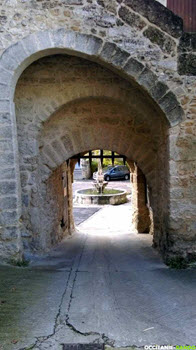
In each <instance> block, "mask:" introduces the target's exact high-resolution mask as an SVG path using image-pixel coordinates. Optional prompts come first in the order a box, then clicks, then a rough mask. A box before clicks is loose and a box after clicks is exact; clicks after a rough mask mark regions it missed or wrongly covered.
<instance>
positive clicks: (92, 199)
mask: <svg viewBox="0 0 196 350" xmlns="http://www.w3.org/2000/svg"><path fill="white" fill-rule="evenodd" d="M126 201H127V191H125V190H120V189H119V190H117V189H107V190H105V191H104V193H103V194H99V193H97V191H96V190H95V189H93V188H88V189H85V190H78V191H76V193H75V203H77V204H100V205H104V204H111V205H118V204H123V203H126Z"/></svg>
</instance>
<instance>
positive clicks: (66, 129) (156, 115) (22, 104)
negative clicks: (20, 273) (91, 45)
mask: <svg viewBox="0 0 196 350" xmlns="http://www.w3.org/2000/svg"><path fill="white" fill-rule="evenodd" d="M15 104H16V120H17V133H18V143H19V157H20V175H21V187H22V226H23V228H22V236H23V238H24V241H25V247H26V248H31V249H32V248H33V249H34V248H35V249H46V248H49V247H50V246H51V245H52V244H54V243H56V242H58V241H59V240H61V239H62V238H63V235H64V233H63V232H61V229H60V228H59V222H60V218H62V213H60V214H59V212H58V208H59V207H60V208H62V207H61V205H60V204H59V203H60V202H59V201H63V197H62V186H61V183H62V174H63V172H66V168H65V167H66V165H65V162H66V161H67V160H68V159H69V158H70V157H72V156H73V155H75V154H78V153H81V152H85V151H87V150H92V149H111V150H113V151H115V152H118V153H120V154H123V155H125V156H126V157H127V158H128V159H129V160H131V161H132V163H131V164H133V162H135V163H136V164H137V165H138V167H139V168H140V169H141V170H140V171H141V172H142V173H143V174H144V175H145V177H146V179H147V182H148V186H149V195H150V203H151V206H152V209H153V212H154V224H155V230H154V232H155V235H154V244H155V246H158V247H159V248H160V249H162V250H163V251H164V249H165V247H166V245H167V242H166V225H165V217H167V200H168V197H167V180H168V163H167V162H168V156H167V130H168V121H167V120H166V118H165V117H164V115H163V113H162V111H161V110H160V109H159V107H158V106H157V105H156V104H155V103H154V102H153V101H152V100H151V99H150V98H149V96H148V95H147V94H146V92H144V91H143V90H141V88H139V86H136V84H135V83H134V82H133V83H131V82H128V81H127V80H125V79H124V78H121V77H120V76H118V75H116V74H115V73H113V72H112V71H110V70H108V69H106V68H103V67H101V66H100V65H98V64H96V63H93V62H90V61H87V60H85V59H81V58H78V57H73V56H66V55H56V56H49V57H46V58H42V59H40V60H38V61H36V62H35V63H33V64H32V65H31V66H30V67H28V68H27V69H26V70H25V71H24V73H23V74H22V75H21V77H20V79H19V81H18V84H17V87H16V92H15ZM135 176H136V178H137V177H138V178H139V176H140V175H139V174H136V173H135ZM140 177H141V176H140ZM57 188H59V191H61V194H59V192H58V191H57ZM60 198H61V199H60ZM65 226H66V225H65Z"/></svg>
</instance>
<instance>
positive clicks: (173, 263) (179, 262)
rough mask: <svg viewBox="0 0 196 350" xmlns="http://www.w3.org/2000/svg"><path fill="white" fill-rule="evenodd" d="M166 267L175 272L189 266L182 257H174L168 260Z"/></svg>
mask: <svg viewBox="0 0 196 350" xmlns="http://www.w3.org/2000/svg"><path fill="white" fill-rule="evenodd" d="M167 265H168V266H169V267H170V269H175V270H182V269H186V268H187V267H188V266H189V265H188V263H187V261H186V260H185V259H184V258H183V257H182V256H175V257H173V258H170V259H168V261H167Z"/></svg>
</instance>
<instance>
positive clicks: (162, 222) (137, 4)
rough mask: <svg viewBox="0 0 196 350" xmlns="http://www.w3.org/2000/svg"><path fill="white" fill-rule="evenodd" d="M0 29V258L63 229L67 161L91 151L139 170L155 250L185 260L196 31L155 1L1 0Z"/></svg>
mask: <svg viewBox="0 0 196 350" xmlns="http://www.w3.org/2000/svg"><path fill="white" fill-rule="evenodd" d="M0 32H1V38H0V53H1V57H0V153H1V157H0V257H1V259H2V260H10V259H21V257H22V255H23V252H24V250H25V249H28V250H31V251H32V250H33V251H34V250H43V251H44V250H45V249H49V248H50V247H51V246H52V245H53V244H55V243H56V242H58V241H59V240H61V239H62V237H63V236H64V235H65V234H67V231H66V228H68V227H69V223H68V222H67V220H68V218H69V210H70V208H68V211H66V210H65V211H64V209H66V206H67V205H68V206H69V200H68V202H66V204H65V202H64V201H65V199H64V197H63V196H64V195H65V192H64V191H63V190H62V189H63V186H64V187H65V188H68V187H70V186H68V182H69V181H70V179H68V180H67V179H66V180H65V177H66V171H67V168H66V166H69V164H68V163H67V164H68V165H67V164H66V161H68V160H69V158H70V157H71V156H73V155H75V154H78V153H80V152H85V151H88V150H91V149H97V148H99V149H110V150H113V151H116V152H119V153H121V154H124V155H125V156H126V157H127V158H128V159H129V160H130V161H133V162H135V164H137V166H138V167H139V169H140V170H141V171H142V174H144V176H145V178H146V181H147V184H148V189H149V201H150V203H149V205H150V208H151V213H153V231H154V246H155V247H156V248H157V249H159V251H160V252H161V253H162V254H163V256H164V257H168V256H175V255H180V256H184V257H185V258H187V259H193V258H194V257H195V254H196V220H195V219H196V210H195V209H196V196H195V189H196V182H195V171H196V162H195V158H196V147H195V145H196V141H195V134H196V128H195V119H196V117H195V116H196V79H195V75H196V34H194V33H185V32H184V31H183V22H182V20H181V19H180V18H179V17H177V16H176V15H174V14H173V13H172V12H171V11H169V10H168V9H167V8H165V7H164V6H163V5H161V4H160V3H159V2H157V1H155V0H139V1H138V0H110V1H109V0H97V1H96V0H63V1H59V0H55V1H53V0H52V1H48V0H39V1H38V0H37V1H36V0H32V1H26V0H1V1H0ZM63 173H65V175H64V177H63V176H61V174H63ZM62 177H63V178H62ZM68 178H69V176H68ZM67 181H68V182H67ZM54 186H55V188H58V189H59V190H58V193H57V194H56V195H54ZM61 186H62V187H61ZM139 187H140V186H138V188H139ZM63 205H64V206H65V207H62V206H63ZM54 208H55V209H54ZM63 208H64V209H63Z"/></svg>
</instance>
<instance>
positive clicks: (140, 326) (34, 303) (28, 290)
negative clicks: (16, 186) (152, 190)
mask: <svg viewBox="0 0 196 350" xmlns="http://www.w3.org/2000/svg"><path fill="white" fill-rule="evenodd" d="M117 210H118V215H117ZM108 216H110V220H109V219H107V218H108ZM127 216H128V218H129V217H130V206H129V204H126V205H123V206H120V207H105V208H103V209H100V210H99V211H98V212H96V213H95V214H94V215H92V216H91V217H90V218H88V219H87V220H86V221H85V222H83V223H82V224H81V225H80V226H79V227H80V230H81V232H78V233H77V234H75V235H74V236H72V237H71V238H67V239H66V240H65V241H64V242H63V244H61V245H59V246H58V247H56V248H55V249H54V250H53V251H52V252H50V254H48V255H45V257H40V258H37V259H35V260H34V259H33V260H32V262H31V265H30V266H29V267H28V268H14V267H6V266H2V267H0V278H1V281H2V282H1V285H0V300H1V301H3V303H1V304H0V321H1V322H0V345H1V347H0V349H3V350H13V349H14V350H22V349H25V350H27V349H31V348H32V349H35V350H38V349H39V350H46V349H52V350H60V349H62V346H61V344H62V343H92V342H100V343H105V344H107V345H108V346H112V347H128V346H132V347H133V346H135V347H138V348H139V347H142V346H143V345H145V344H160V345H166V344H173V345H176V344H181V345H186V344H190V345H191V344H192V345H193V344H196V307H195V305H196V270H195V269H188V270H170V269H169V268H168V267H166V266H165V265H164V264H163V262H162V261H161V259H160V257H159V255H158V253H157V252H156V251H155V250H154V249H153V248H152V247H151V245H152V238H151V236H149V235H137V234H133V233H131V232H130V230H128V229H127V222H126V220H127V219H126V218H127ZM119 218H120V219H121V224H119ZM107 220H108V221H107ZM117 220H118V222H117ZM122 222H123V223H124V224H123V225H122ZM96 225H99V230H97V231H95V230H94V231H93V227H94V228H95V227H96ZM104 225H105V229H104ZM120 225H121V228H122V229H121V232H120V231H119V227H120ZM83 232H85V233H83ZM86 232H88V233H87V234H86ZM120 233H121V234H120Z"/></svg>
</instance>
